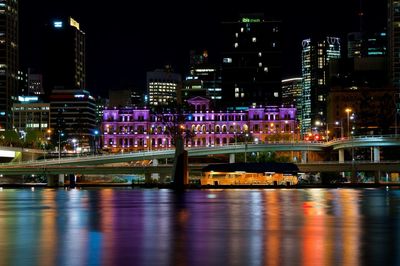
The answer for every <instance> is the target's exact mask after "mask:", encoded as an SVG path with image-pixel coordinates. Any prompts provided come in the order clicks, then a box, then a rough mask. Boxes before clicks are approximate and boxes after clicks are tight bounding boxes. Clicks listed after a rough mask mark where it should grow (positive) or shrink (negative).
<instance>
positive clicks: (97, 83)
mask: <svg viewBox="0 0 400 266" xmlns="http://www.w3.org/2000/svg"><path fill="white" fill-rule="evenodd" d="M359 1H360V0H335V1H321V0H303V1H296V0H291V1H286V2H285V1H259V0H257V1H254V0H246V1H240V2H241V3H240V4H239V3H236V2H234V1H228V0H213V1H211V0H203V1H173V0H170V1H165V0H164V1H160V0H154V1H121V0H120V1H116V0H114V1H103V0H99V1H88V0H51V1H45V0H35V1H32V0H20V2H19V3H20V36H21V37H20V46H21V54H20V61H21V64H22V66H23V67H34V68H39V67H40V62H41V60H40V58H41V55H40V45H41V38H40V29H41V28H42V25H44V24H45V23H46V22H48V21H51V20H52V18H56V17H57V16H62V15H66V16H72V17H74V18H75V19H77V20H78V21H79V22H80V23H81V29H83V31H85V33H86V42H87V43H86V44H87V46H86V49H87V50H86V52H87V58H86V62H87V87H88V90H89V91H91V92H92V93H94V94H96V95H103V96H107V94H108V93H107V92H108V89H113V88H126V87H128V86H129V87H131V88H132V87H134V88H138V87H141V88H144V86H145V82H146V71H151V70H153V69H155V68H161V67H162V66H163V65H165V64H171V65H172V66H173V68H174V69H175V70H176V71H177V72H179V73H181V74H186V72H187V65H188V63H189V51H190V50H191V49H208V50H209V51H210V52H209V54H210V58H211V59H212V58H214V59H216V57H217V52H218V32H219V24H220V22H221V21H232V20H237V18H238V15H239V14H240V13H249V12H254V13H260V12H263V13H265V14H266V18H269V17H271V18H274V19H280V20H282V21H283V37H284V59H285V62H284V77H290V76H293V75H300V69H301V65H300V48H301V40H302V39H304V38H308V37H309V36H310V35H311V34H316V33H322V34H331V35H336V36H339V37H343V36H345V34H346V33H347V32H350V31H356V30H358V28H359V23H358V18H357V13H358V10H359ZM260 2H262V3H260ZM276 2H281V3H276ZM244 5H246V6H244ZM363 6H364V14H365V15H364V18H365V25H364V28H366V29H370V30H382V29H383V28H384V27H385V26H386V19H385V17H386V1H384V0H364V3H363Z"/></svg>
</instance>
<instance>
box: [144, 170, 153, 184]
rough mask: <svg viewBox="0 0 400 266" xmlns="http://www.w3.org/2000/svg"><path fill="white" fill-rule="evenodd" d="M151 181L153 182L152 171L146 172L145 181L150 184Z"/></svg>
mask: <svg viewBox="0 0 400 266" xmlns="http://www.w3.org/2000/svg"><path fill="white" fill-rule="evenodd" d="M151 182H152V179H151V173H145V174H144V183H145V184H150V183H151Z"/></svg>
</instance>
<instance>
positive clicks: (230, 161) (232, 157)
mask: <svg viewBox="0 0 400 266" xmlns="http://www.w3.org/2000/svg"><path fill="white" fill-rule="evenodd" d="M229 163H235V154H234V153H231V154H229Z"/></svg>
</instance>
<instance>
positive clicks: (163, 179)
mask: <svg viewBox="0 0 400 266" xmlns="http://www.w3.org/2000/svg"><path fill="white" fill-rule="evenodd" d="M166 178H167V174H164V173H160V179H159V181H158V182H159V183H160V184H164V183H165V180H166Z"/></svg>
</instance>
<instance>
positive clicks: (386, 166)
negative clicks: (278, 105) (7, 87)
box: [0, 135, 400, 175]
mask: <svg viewBox="0 0 400 266" xmlns="http://www.w3.org/2000/svg"><path fill="white" fill-rule="evenodd" d="M388 146H400V137H397V136H392V135H390V136H359V137H353V138H351V139H347V138H344V139H338V140H333V141H330V142H309V141H298V142H268V143H239V144H233V145H225V146H216V147H192V148H187V151H188V155H189V157H205V156H209V155H221V154H229V155H230V161H231V162H232V157H233V156H234V155H235V154H238V153H246V152H248V153H251V152H268V151H271V152H274V151H301V152H302V153H307V152H311V151H314V152H324V151H326V150H327V149H331V150H337V151H338V152H339V161H337V162H307V161H305V160H302V162H301V163H298V166H299V169H300V171H301V172H339V171H341V172H348V171H353V172H354V171H389V172H400V161H393V162H386V161H380V158H379V148H380V147H388ZM359 147H363V148H366V147H372V148H373V149H374V158H373V160H371V161H368V162H366V161H344V155H343V152H344V149H351V148H359ZM341 153H342V155H341ZM174 154H175V150H174V149H166V150H154V151H151V150H148V151H139V152H131V153H119V154H108V155H95V156H81V157H71V158H61V159H51V160H48V159H47V160H30V161H18V162H11V163H6V164H0V174H3V175H24V174H49V175H52V174H68V173H80V174H98V173H104V174H108V173H109V174H122V173H138V174H143V173H161V172H162V173H167V172H168V173H170V171H171V167H172V166H171V165H159V164H158V163H153V165H146V166H141V165H135V164H134V163H132V162H138V161H145V160H152V161H153V162H157V161H158V160H161V159H168V158H174ZM305 157H307V156H305ZM233 160H234V159H233ZM121 163H131V164H125V165H121ZM110 164H111V165H110ZM112 164H119V165H112ZM107 165H108V166H107ZM203 166H204V165H190V166H189V168H190V169H191V171H200V169H201V168H202V167H203Z"/></svg>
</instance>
